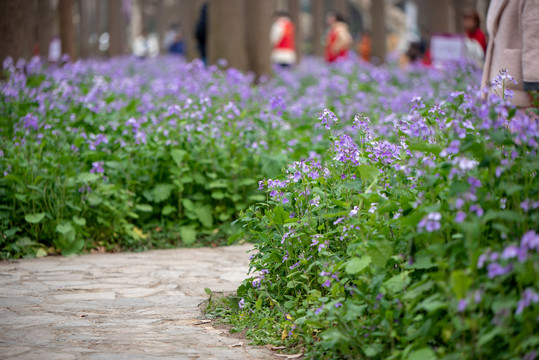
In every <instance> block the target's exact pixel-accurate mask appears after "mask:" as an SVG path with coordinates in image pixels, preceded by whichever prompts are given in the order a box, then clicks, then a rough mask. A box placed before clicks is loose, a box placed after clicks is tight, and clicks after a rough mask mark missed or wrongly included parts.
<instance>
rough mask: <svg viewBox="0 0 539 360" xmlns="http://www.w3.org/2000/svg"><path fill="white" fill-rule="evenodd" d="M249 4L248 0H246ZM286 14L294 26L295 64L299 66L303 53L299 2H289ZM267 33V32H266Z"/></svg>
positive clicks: (292, 0) (296, 0)
mask: <svg viewBox="0 0 539 360" xmlns="http://www.w3.org/2000/svg"><path fill="white" fill-rule="evenodd" d="M247 2H249V0H247ZM288 12H289V13H290V19H291V20H292V23H293V24H294V29H295V33H294V37H295V39H296V62H297V63H298V64H299V62H300V61H301V56H302V53H303V36H302V33H301V22H300V14H301V4H300V1H299V0H290V2H289V3H288ZM268 33H269V30H268Z"/></svg>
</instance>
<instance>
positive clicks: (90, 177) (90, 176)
mask: <svg viewBox="0 0 539 360" xmlns="http://www.w3.org/2000/svg"><path fill="white" fill-rule="evenodd" d="M100 177H101V176H100V175H98V174H94V173H89V172H85V173H80V174H78V175H77V177H76V181H77V182H79V183H89V182H93V181H96V180H97V179H99V178H100Z"/></svg>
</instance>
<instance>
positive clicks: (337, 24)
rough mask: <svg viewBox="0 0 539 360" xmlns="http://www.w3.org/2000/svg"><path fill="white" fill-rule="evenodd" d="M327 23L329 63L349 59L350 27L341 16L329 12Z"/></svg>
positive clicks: (326, 50) (327, 57)
mask: <svg viewBox="0 0 539 360" xmlns="http://www.w3.org/2000/svg"><path fill="white" fill-rule="evenodd" d="M326 22H327V24H328V26H329V29H328V33H327V36H326V48H325V57H326V60H327V62H330V63H332V62H335V61H337V60H338V59H343V58H346V57H348V49H349V48H350V45H351V44H352V36H351V35H350V31H349V30H348V25H347V24H346V22H345V21H344V18H343V17H342V16H341V15H340V14H337V13H335V12H329V13H328V14H327V16H326Z"/></svg>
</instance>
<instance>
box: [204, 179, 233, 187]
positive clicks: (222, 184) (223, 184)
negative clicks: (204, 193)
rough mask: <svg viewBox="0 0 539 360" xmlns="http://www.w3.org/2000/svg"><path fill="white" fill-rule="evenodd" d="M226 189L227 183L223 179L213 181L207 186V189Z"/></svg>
mask: <svg viewBox="0 0 539 360" xmlns="http://www.w3.org/2000/svg"><path fill="white" fill-rule="evenodd" d="M227 187H228V181H227V180H224V179H219V180H215V181H212V182H211V183H209V184H208V189H215V188H227Z"/></svg>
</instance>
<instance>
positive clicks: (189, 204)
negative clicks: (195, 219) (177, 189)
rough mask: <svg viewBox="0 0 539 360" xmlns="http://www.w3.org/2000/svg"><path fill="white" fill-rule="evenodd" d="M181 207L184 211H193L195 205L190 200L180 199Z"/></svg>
mask: <svg viewBox="0 0 539 360" xmlns="http://www.w3.org/2000/svg"><path fill="white" fill-rule="evenodd" d="M182 205H183V207H184V208H185V210H186V211H193V209H194V208H195V204H193V202H192V201H191V200H190V199H182Z"/></svg>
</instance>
